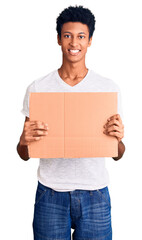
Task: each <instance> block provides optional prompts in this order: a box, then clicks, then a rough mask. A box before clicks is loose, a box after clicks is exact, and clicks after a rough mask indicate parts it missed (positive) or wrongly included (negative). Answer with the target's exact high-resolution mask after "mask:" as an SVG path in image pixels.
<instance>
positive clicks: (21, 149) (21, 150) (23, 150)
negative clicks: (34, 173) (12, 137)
mask: <svg viewBox="0 0 142 240" xmlns="http://www.w3.org/2000/svg"><path fill="white" fill-rule="evenodd" d="M17 152H18V154H19V156H20V158H22V159H23V160H25V161H27V160H29V159H30V157H29V153H28V146H27V145H21V144H20V141H19V143H18V145H17Z"/></svg>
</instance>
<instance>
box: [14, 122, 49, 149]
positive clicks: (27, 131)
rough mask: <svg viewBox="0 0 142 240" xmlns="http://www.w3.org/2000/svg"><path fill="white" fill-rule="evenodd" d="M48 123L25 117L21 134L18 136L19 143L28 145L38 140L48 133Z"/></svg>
mask: <svg viewBox="0 0 142 240" xmlns="http://www.w3.org/2000/svg"><path fill="white" fill-rule="evenodd" d="M48 129H49V128H48V124H47V123H44V122H41V121H30V119H29V118H27V119H26V121H25V123H24V128H23V132H22V135H21V137H20V143H19V144H20V145H21V146H22V145H24V146H25V145H26V146H28V145H29V144H30V143H31V142H35V141H39V140H40V139H42V138H43V137H44V136H47V134H48Z"/></svg>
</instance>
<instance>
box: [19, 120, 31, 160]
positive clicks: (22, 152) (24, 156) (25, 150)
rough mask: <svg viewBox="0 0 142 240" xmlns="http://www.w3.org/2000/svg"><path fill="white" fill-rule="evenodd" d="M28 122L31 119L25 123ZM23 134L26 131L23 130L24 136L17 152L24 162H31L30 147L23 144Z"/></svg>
mask: <svg viewBox="0 0 142 240" xmlns="http://www.w3.org/2000/svg"><path fill="white" fill-rule="evenodd" d="M27 121H29V118H28V117H26V118H25V122H27ZM23 133H24V129H23V132H22V135H21V137H20V140H19V143H18V145H17V152H18V154H19V156H20V157H21V158H22V159H23V160H25V161H27V160H29V159H30V158H29V153H28V145H26V144H25V145H24V144H23V143H22V136H23Z"/></svg>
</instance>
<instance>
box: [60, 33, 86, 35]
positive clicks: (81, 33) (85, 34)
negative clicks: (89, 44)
mask: <svg viewBox="0 0 142 240" xmlns="http://www.w3.org/2000/svg"><path fill="white" fill-rule="evenodd" d="M64 33H70V34H72V33H71V32H64ZM78 34H85V35H86V33H85V32H80V33H78Z"/></svg>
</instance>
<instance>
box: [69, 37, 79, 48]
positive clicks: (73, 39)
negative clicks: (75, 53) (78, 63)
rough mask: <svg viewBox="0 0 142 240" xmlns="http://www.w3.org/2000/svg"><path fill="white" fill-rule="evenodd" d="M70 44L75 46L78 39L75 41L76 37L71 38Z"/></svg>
mask: <svg viewBox="0 0 142 240" xmlns="http://www.w3.org/2000/svg"><path fill="white" fill-rule="evenodd" d="M70 45H71V46H72V47H76V46H77V45H78V41H77V39H76V38H75V37H72V38H71V41H70Z"/></svg>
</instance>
